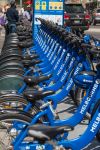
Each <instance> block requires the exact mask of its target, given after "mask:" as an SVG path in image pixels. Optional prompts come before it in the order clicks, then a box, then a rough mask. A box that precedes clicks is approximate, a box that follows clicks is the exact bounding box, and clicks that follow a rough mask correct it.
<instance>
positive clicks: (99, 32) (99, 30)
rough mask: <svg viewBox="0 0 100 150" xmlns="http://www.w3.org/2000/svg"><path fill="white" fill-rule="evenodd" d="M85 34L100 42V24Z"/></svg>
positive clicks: (91, 27)
mask: <svg viewBox="0 0 100 150" xmlns="http://www.w3.org/2000/svg"><path fill="white" fill-rule="evenodd" d="M85 33H87V34H90V35H92V36H94V37H96V38H98V39H99V40H100V24H99V25H96V26H90V28H89V30H87V31H86V32H85Z"/></svg>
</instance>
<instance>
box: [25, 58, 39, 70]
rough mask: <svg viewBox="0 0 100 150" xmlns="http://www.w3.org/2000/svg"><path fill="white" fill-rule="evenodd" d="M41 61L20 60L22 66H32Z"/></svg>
mask: <svg viewBox="0 0 100 150" xmlns="http://www.w3.org/2000/svg"><path fill="white" fill-rule="evenodd" d="M41 62H42V61H41V60H32V61H30V60H22V63H23V65H24V67H26V68H27V67H32V66H34V65H36V64H39V63H41Z"/></svg>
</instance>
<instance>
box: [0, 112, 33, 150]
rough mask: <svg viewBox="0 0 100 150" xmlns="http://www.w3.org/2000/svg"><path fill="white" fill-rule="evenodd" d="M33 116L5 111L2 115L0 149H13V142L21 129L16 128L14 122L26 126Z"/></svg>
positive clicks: (0, 116)
mask: <svg viewBox="0 0 100 150" xmlns="http://www.w3.org/2000/svg"><path fill="white" fill-rule="evenodd" d="M31 120H32V118H31V117H29V116H28V115H25V114H16V113H5V114H2V115H0V150H9V149H10V150H11V149H13V147H12V145H11V143H12V141H13V140H14V139H15V138H16V136H17V135H18V134H19V133H20V131H21V130H18V131H17V130H15V128H14V127H13V123H14V122H15V121H17V124H21V125H22V127H23V128H26V126H27V125H29V124H30V122H31Z"/></svg>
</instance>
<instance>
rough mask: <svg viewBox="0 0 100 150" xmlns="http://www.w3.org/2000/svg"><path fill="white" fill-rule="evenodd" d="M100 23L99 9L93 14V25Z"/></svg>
mask: <svg viewBox="0 0 100 150" xmlns="http://www.w3.org/2000/svg"><path fill="white" fill-rule="evenodd" d="M97 23H100V8H97V9H95V10H94V12H93V25H96V24H97Z"/></svg>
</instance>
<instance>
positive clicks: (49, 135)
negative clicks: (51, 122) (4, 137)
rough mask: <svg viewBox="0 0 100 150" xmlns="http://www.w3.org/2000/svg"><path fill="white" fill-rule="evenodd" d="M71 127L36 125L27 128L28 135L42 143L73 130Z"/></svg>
mask: <svg viewBox="0 0 100 150" xmlns="http://www.w3.org/2000/svg"><path fill="white" fill-rule="evenodd" d="M73 129H74V128H73V127H72V126H67V125H66V126H60V127H59V126H55V127H51V126H46V125H43V124H42V125H41V124H36V125H32V126H29V127H28V135H30V136H32V137H34V138H36V139H38V140H42V141H46V140H50V139H54V138H55V137H56V136H57V135H59V134H63V133H64V132H68V131H71V130H73Z"/></svg>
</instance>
